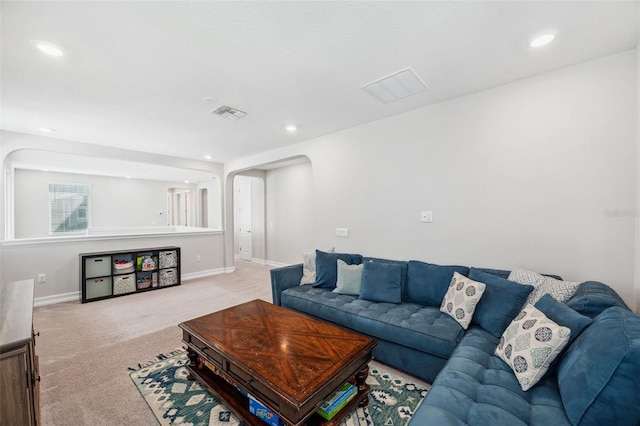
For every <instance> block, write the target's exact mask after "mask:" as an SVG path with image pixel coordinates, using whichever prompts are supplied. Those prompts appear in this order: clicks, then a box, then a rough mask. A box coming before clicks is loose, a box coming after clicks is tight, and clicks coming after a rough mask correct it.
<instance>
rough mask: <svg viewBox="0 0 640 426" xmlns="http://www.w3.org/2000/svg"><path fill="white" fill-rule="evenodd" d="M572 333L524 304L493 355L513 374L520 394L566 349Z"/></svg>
mask: <svg viewBox="0 0 640 426" xmlns="http://www.w3.org/2000/svg"><path fill="white" fill-rule="evenodd" d="M570 336H571V330H570V329H569V328H568V327H564V326H561V325H558V324H556V323H555V322H553V321H551V320H550V319H549V318H547V316H546V315H545V314H543V313H542V312H541V311H539V310H538V309H537V308H535V307H534V306H533V305H525V307H524V308H523V309H522V311H520V313H519V314H518V316H516V317H515V318H514V319H513V321H511V324H509V326H508V327H507V329H506V330H505V331H504V333H503V334H502V337H501V338H500V342H499V343H498V346H497V347H496V351H495V354H496V355H497V356H498V357H500V359H502V360H503V361H504V362H505V363H507V365H508V366H509V367H511V369H512V370H513V373H514V374H515V376H516V378H517V379H518V382H519V383H520V387H521V388H522V390H523V391H526V390H529V389H531V387H532V386H534V385H535V384H536V383H538V382H539V381H540V379H541V378H542V376H544V373H546V372H547V370H548V369H549V366H550V365H551V363H552V362H553V360H554V359H555V358H556V357H557V356H558V354H559V353H560V352H561V351H562V349H563V348H564V347H565V346H566V344H567V342H568V341H569V337H570Z"/></svg>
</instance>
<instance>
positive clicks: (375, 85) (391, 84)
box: [362, 68, 429, 104]
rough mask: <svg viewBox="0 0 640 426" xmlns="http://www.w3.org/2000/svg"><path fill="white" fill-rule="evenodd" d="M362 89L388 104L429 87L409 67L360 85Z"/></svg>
mask: <svg viewBox="0 0 640 426" xmlns="http://www.w3.org/2000/svg"><path fill="white" fill-rule="evenodd" d="M362 90H364V91H365V92H367V93H368V94H370V95H371V96H373V97H374V98H376V99H377V100H379V101H380V102H382V103H385V104H388V103H390V102H394V101H397V100H399V99H402V98H406V97H409V96H411V95H415V94H417V93H420V92H424V91H426V90H429V87H428V86H427V85H426V84H425V83H424V81H422V79H421V78H420V77H418V76H417V75H416V73H415V72H414V71H413V70H412V69H411V68H406V69H403V70H401V71H398V72H395V73H393V74H391V75H388V76H386V77H383V78H380V79H378V80H376V81H372V82H371V83H369V84H367V85H365V86H363V87H362Z"/></svg>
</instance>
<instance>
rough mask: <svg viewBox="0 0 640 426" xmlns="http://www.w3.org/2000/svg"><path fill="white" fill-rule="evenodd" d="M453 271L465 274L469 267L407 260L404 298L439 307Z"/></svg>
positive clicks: (411, 301)
mask: <svg viewBox="0 0 640 426" xmlns="http://www.w3.org/2000/svg"><path fill="white" fill-rule="evenodd" d="M454 272H458V273H459V274H462V275H464V276H467V275H469V268H467V267H466V266H456V265H451V266H442V265H434V264H431V263H425V262H419V261H417V260H411V261H409V267H408V269H407V295H406V297H405V299H404V300H406V301H407V302H410V303H419V304H422V305H429V306H437V307H440V304H441V303H442V299H443V298H444V295H445V294H446V292H447V289H448V288H449V283H450V282H451V278H453V273H454Z"/></svg>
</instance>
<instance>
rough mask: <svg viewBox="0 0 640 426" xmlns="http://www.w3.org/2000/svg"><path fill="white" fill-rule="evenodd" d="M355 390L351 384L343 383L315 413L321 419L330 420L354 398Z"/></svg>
mask: <svg viewBox="0 0 640 426" xmlns="http://www.w3.org/2000/svg"><path fill="white" fill-rule="evenodd" d="M356 393H357V388H356V387H355V386H354V385H352V384H351V383H345V384H344V385H342V386H341V387H340V388H339V389H338V390H337V391H336V392H334V393H333V394H332V395H331V396H330V397H329V399H327V400H326V401H325V402H324V403H323V404H322V405H321V406H320V408H318V411H317V413H318V414H320V415H321V416H322V417H323V418H325V419H327V420H331V419H332V418H333V417H334V416H335V415H336V414H337V413H338V412H339V411H340V410H341V409H342V408H343V407H344V406H345V405H347V403H348V402H349V401H350V400H351V399H353V397H355V395H356Z"/></svg>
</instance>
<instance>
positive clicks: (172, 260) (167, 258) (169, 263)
mask: <svg viewBox="0 0 640 426" xmlns="http://www.w3.org/2000/svg"><path fill="white" fill-rule="evenodd" d="M176 266H178V251H177V250H169V251H161V252H160V269H162V268H173V267H176Z"/></svg>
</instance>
